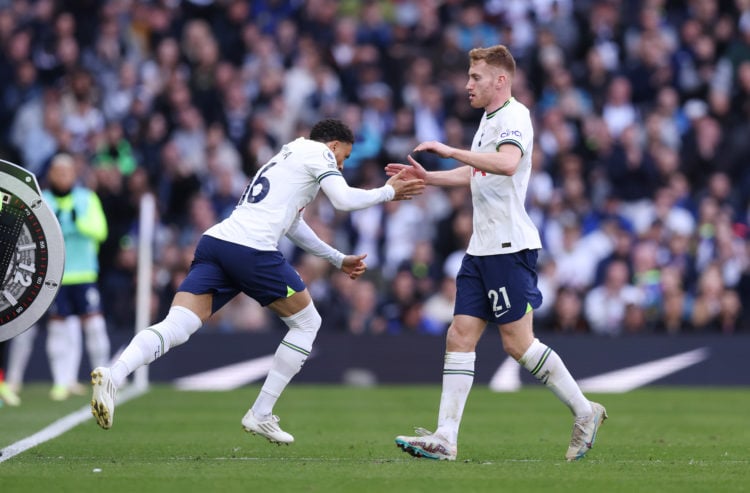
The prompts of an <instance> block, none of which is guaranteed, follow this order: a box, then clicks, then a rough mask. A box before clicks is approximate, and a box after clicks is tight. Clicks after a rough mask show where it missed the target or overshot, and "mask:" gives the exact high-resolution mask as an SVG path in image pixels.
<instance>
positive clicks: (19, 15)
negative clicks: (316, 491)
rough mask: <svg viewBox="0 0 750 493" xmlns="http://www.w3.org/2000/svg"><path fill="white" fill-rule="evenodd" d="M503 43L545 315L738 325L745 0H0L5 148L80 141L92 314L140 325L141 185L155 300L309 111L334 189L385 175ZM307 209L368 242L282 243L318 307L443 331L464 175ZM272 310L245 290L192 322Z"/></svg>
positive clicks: (457, 134)
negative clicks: (334, 166)
mask: <svg viewBox="0 0 750 493" xmlns="http://www.w3.org/2000/svg"><path fill="white" fill-rule="evenodd" d="M498 43H502V44H505V45H507V46H508V47H509V48H510V49H511V51H512V53H513V54H514V56H515V57H516V60H517V64H518V68H517V72H516V77H515V81H514V85H513V93H514V96H515V97H516V98H517V99H518V100H520V101H521V102H523V103H524V104H525V105H527V106H528V107H529V108H530V109H531V111H532V114H533V119H534V124H535V137H536V142H535V146H534V150H533V161H534V168H533V174H532V178H531V181H530V185H529V193H528V197H527V199H528V210H529V211H530V214H531V216H532V218H533V219H534V221H535V223H536V224H537V226H538V228H539V230H540V233H541V235H542V240H543V244H544V249H543V251H542V253H541V255H540V269H539V283H540V287H541V289H542V291H543V295H544V304H543V306H542V308H541V309H540V310H538V311H537V313H536V326H537V330H539V331H544V330H547V331H555V332H559V333H585V332H591V333H595V334H602V335H609V336H616V335H620V334H629V333H649V332H653V333H670V334H676V333H694V332H702V333H709V332H710V333H727V334H729V333H734V332H741V331H745V332H747V331H748V330H750V308H748V307H750V0H686V1H673V0H640V1H638V0H630V1H627V0H580V1H579V0H576V1H573V0H529V1H505V0H485V1H461V0H393V1H375V0H363V1H354V0H344V1H335V0H306V1H303V0H288V1H277V0H213V1H211V0H201V1H198V0H193V1H191V0H182V1H180V0H152V1H135V0H106V1H98V0H75V1H74V0H67V1H66V0H13V1H10V0H6V1H2V2H0V49H1V52H0V71H1V72H2V73H3V74H4V76H3V77H2V78H1V79H0V97H2V104H1V105H0V112H2V115H1V117H0V154H1V155H2V157H3V158H4V159H8V160H10V161H14V162H17V163H19V164H21V165H23V166H25V167H26V168H28V169H30V170H31V171H33V172H34V173H36V174H37V176H38V177H39V179H40V181H41V182H42V184H43V183H44V176H45V172H46V167H47V165H48V163H49V161H50V159H51V157H52V156H53V155H55V154H56V153H60V152H66V153H70V154H72V155H73V156H74V157H75V159H76V161H77V166H78V168H79V171H80V173H81V176H82V177H83V180H84V181H85V183H86V184H87V185H88V186H89V187H91V188H92V189H94V190H96V192H97V193H98V194H99V196H100V198H101V200H102V203H103V206H104V209H105V212H106V214H107V218H108V220H109V226H110V235H109V239H108V240H107V242H106V243H105V244H103V246H102V248H101V252H100V259H101V268H102V272H101V276H100V282H101V290H102V295H103V298H104V301H105V305H104V309H105V314H106V316H107V320H108V324H109V326H110V327H112V328H115V329H117V330H132V324H133V322H134V320H133V318H134V309H133V307H134V298H135V295H134V293H135V276H136V261H137V254H136V249H135V248H136V244H137V232H138V212H139V201H140V198H141V197H142V196H143V195H144V194H145V193H148V192H151V193H154V194H155V196H156V199H157V204H158V219H159V221H158V222H159V224H158V228H157V248H156V249H155V252H156V253H155V255H156V258H155V266H156V268H155V272H154V279H153V293H154V303H153V312H154V316H153V318H154V319H159V318H160V317H161V316H162V315H163V314H164V313H165V311H166V309H167V308H168V307H167V306H166V304H167V303H168V302H169V301H170V300H171V299H172V295H173V294H174V291H175V289H176V287H177V286H178V285H179V283H180V281H181V279H182V278H183V276H184V275H185V273H186V271H187V268H188V266H189V263H190V261H191V260H192V253H193V249H194V246H195V243H196V240H197V238H198V237H199V235H200V234H201V233H202V232H203V231H204V230H205V229H206V228H207V227H208V226H210V225H211V224H213V223H214V222H216V221H218V220H220V219H222V218H224V217H226V216H227V215H228V214H229V213H230V212H231V210H232V208H233V206H234V204H235V203H236V201H237V199H238V197H239V195H240V193H241V191H242V189H243V188H244V187H245V185H246V182H247V180H248V178H249V177H251V176H252V175H253V174H254V173H255V171H256V170H257V169H258V167H259V166H261V165H262V164H264V163H265V162H266V160H267V159H269V158H270V157H271V156H272V155H273V154H274V153H275V152H276V151H277V150H278V148H279V146H280V145H282V144H284V143H286V142H287V141H290V140H292V139H294V138H296V137H297V136H300V135H306V134H307V132H308V130H309V128H310V126H311V125H312V124H314V123H315V122H316V121H318V120H319V119H321V118H326V117H336V118H340V119H342V120H343V121H345V122H346V123H348V124H349V125H350V126H351V127H352V129H353V130H354V132H355V135H356V138H357V141H356V143H355V145H354V150H353V152H352V155H351V157H350V158H349V159H348V160H347V161H346V164H345V166H346V167H345V175H346V177H347V179H348V180H349V182H350V184H351V185H352V186H359V187H364V188H371V187H376V186H380V185H382V183H383V182H384V181H385V179H386V177H385V174H384V171H383V167H384V166H385V164H387V163H388V162H405V158H406V155H407V154H409V153H410V152H411V150H412V149H413V148H414V147H415V146H416V145H417V144H418V143H419V142H422V141H425V140H439V141H442V142H445V143H448V144H450V145H454V146H458V147H463V148H468V147H469V146H470V144H471V139H472V136H473V133H474V131H475V130H476V127H477V124H478V122H479V118H480V117H481V112H480V113H477V110H473V109H472V108H471V107H470V105H469V103H468V99H467V96H466V91H465V89H464V85H465V83H466V80H467V69H468V58H467V52H468V50H470V49H471V48H473V47H477V46H489V45H494V44H498ZM415 157H417V159H419V160H421V162H422V163H423V164H424V165H425V166H426V167H428V168H429V169H446V168H450V167H453V166H454V165H455V164H454V162H451V161H450V160H443V159H440V158H436V157H435V156H415ZM305 219H306V221H307V222H308V223H310V225H311V226H312V227H313V228H314V229H315V230H316V231H317V232H318V234H319V235H320V236H321V237H322V238H324V239H326V240H327V241H329V242H330V243H331V244H333V245H335V246H336V247H337V248H338V249H339V250H341V251H343V252H346V253H367V254H368V257H367V259H366V261H367V263H368V265H369V272H368V274H367V275H366V276H365V277H364V278H363V279H360V280H357V281H351V280H349V279H348V278H347V277H346V276H345V275H344V274H342V273H341V272H337V271H335V269H333V268H332V267H331V266H330V264H328V263H327V262H326V261H324V260H321V259H318V258H315V257H311V256H309V255H307V254H303V253H302V252H301V251H299V250H296V249H295V248H294V247H293V245H291V243H282V245H281V248H282V251H284V253H285V254H286V255H287V256H288V257H289V258H291V259H293V260H294V263H295V265H296V266H297V268H298V270H299V272H300V274H301V276H302V277H303V279H304V280H305V281H306V283H307V285H308V287H309V289H310V291H311V294H312V296H313V298H314V299H315V300H316V305H317V306H318V308H319V310H320V312H321V314H322V316H323V320H325V326H324V330H328V331H349V332H352V333H356V334H363V333H372V334H379V333H389V334H391V333H392V334H397V333H403V332H422V333H428V334H442V333H443V332H444V331H445V329H446V327H447V324H448V323H449V321H450V319H451V315H452V304H453V297H454V292H455V285H454V277H455V274H456V272H457V270H458V266H459V265H460V259H461V256H462V254H463V249H464V248H465V247H466V245H467V241H468V238H469V235H470V233H471V228H472V223H471V203H470V196H469V190H467V189H450V190H446V189H438V188H435V187H431V188H428V190H427V191H426V193H425V194H424V195H422V196H421V197H419V198H417V199H416V200H413V201H408V202H391V203H386V204H383V205H382V206H376V207H372V208H369V209H366V210H362V211H357V212H353V213H346V214H343V213H338V212H336V211H335V210H334V209H333V208H332V207H331V206H330V204H329V203H328V202H327V200H326V199H325V198H324V196H323V195H322V194H321V195H319V198H318V199H316V201H315V202H314V203H313V204H311V206H310V207H308V208H307V209H306V211H305ZM743 307H744V308H743ZM276 324H278V321H277V320H276V319H275V317H273V316H271V314H270V312H268V311H267V310H264V309H262V308H260V307H259V306H258V305H257V303H255V302H254V301H252V300H250V299H248V298H246V297H237V298H236V299H235V300H234V301H233V302H232V303H230V304H229V305H228V306H227V307H225V308H224V309H223V310H222V311H221V312H220V313H219V314H218V316H217V317H216V318H215V319H213V320H212V321H211V322H210V325H209V326H208V327H207V328H206V329H204V330H209V331H210V330H214V331H217V332H220V331H264V330H274V329H275V328H277V325H276Z"/></svg>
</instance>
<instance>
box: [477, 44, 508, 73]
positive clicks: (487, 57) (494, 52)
mask: <svg viewBox="0 0 750 493" xmlns="http://www.w3.org/2000/svg"><path fill="white" fill-rule="evenodd" d="M481 60H484V61H485V63H487V65H490V66H493V67H499V68H501V69H503V70H505V71H506V72H508V74H509V75H510V76H511V77H513V75H515V73H516V60H515V59H514V58H513V55H511V54H510V50H509V49H508V48H507V47H506V46H505V45H495V46H490V47H489V48H474V49H473V50H471V51H470V52H469V62H470V63H472V64H474V63H476V62H479V61H481Z"/></svg>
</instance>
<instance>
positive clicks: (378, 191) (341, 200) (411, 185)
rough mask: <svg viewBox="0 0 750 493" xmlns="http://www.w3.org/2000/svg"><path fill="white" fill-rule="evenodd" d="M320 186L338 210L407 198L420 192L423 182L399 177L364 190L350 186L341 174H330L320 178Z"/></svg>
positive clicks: (348, 209)
mask: <svg viewBox="0 0 750 493" xmlns="http://www.w3.org/2000/svg"><path fill="white" fill-rule="evenodd" d="M320 188H321V190H323V193H325V194H326V196H327V197H328V198H329V199H330V201H331V204H332V205H333V207H335V208H336V209H338V210H340V211H354V210H357V209H364V208H366V207H370V206H373V205H375V204H379V203H381V202H388V201H389V200H406V199H409V198H411V197H413V196H414V195H418V194H419V193H422V190H423V189H424V182H423V181H421V180H402V178H399V179H398V183H393V184H391V183H386V184H385V185H383V186H382V187H380V188H373V189H371V190H364V189H362V188H355V187H350V186H349V185H348V184H347V183H346V180H344V177H343V176H341V175H333V174H331V175H328V176H326V177H325V178H324V179H323V180H321V182H320Z"/></svg>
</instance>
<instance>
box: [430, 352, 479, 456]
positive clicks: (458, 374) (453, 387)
mask: <svg viewBox="0 0 750 493" xmlns="http://www.w3.org/2000/svg"><path fill="white" fill-rule="evenodd" d="M476 358H477V356H476V353H474V352H471V353H460V352H450V351H449V352H446V353H445V362H444V363H443V391H442V394H441V395H440V411H439V413H438V429H437V430H435V433H439V434H440V435H442V436H443V437H445V438H446V439H447V440H448V441H449V442H450V443H451V444H454V445H455V444H456V443H457V442H458V427H459V425H460V424H461V417H462V416H463V414H464V406H465V405H466V399H467V398H468V397H469V392H470V391H471V386H472V384H473V383H474V361H475V360H476Z"/></svg>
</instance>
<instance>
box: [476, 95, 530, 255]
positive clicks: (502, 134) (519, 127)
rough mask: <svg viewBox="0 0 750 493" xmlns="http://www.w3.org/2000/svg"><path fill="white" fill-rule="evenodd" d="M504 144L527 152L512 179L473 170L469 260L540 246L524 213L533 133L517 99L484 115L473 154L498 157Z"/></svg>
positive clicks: (525, 109) (528, 117) (524, 108)
mask: <svg viewBox="0 0 750 493" xmlns="http://www.w3.org/2000/svg"><path fill="white" fill-rule="evenodd" d="M503 144H512V145H515V146H518V148H519V149H521V152H522V153H523V156H522V157H521V162H520V163H519V164H518V168H517V169H516V172H515V174H514V175H513V176H503V175H495V174H492V173H486V172H484V171H480V170H477V169H472V170H471V197H472V203H473V205H474V231H473V233H472V235H471V240H470V241H469V247H468V248H467V249H466V252H467V253H469V254H471V255H477V256H481V255H495V254H498V253H513V252H518V251H521V250H525V249H538V248H541V247H542V242H541V239H540V238H539V231H538V230H537V228H536V226H535V225H534V223H533V222H532V221H531V218H530V217H529V215H528V214H527V212H526V207H525V205H524V204H525V201H526V189H527V188H528V185H529V177H530V176H531V152H532V150H533V146H534V129H533V127H532V125H531V116H530V115H529V110H528V109H527V108H526V107H525V106H524V105H523V104H521V103H520V102H518V101H517V100H516V99H515V98H510V99H509V100H508V102H506V103H505V104H504V105H503V106H502V107H500V108H499V109H497V110H495V111H493V112H492V113H489V114H488V113H486V112H485V114H484V115H483V116H482V121H481V123H480V124H479V129H478V130H477V133H476V134H475V135H474V141H473V142H472V144H471V150H472V151H474V152H497V149H498V148H499V147H500V146H501V145H503Z"/></svg>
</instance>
